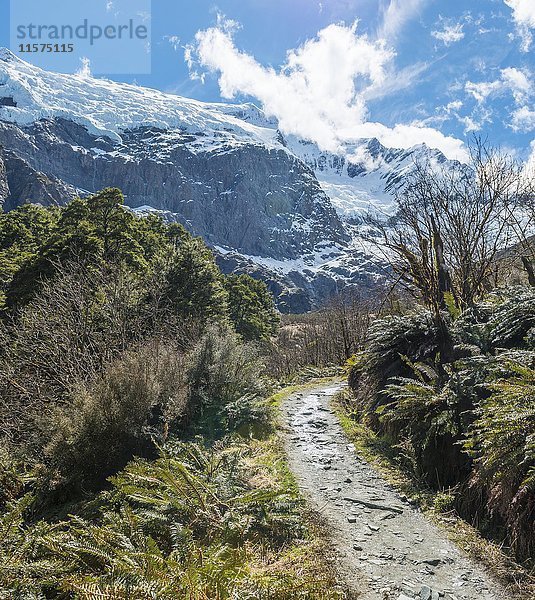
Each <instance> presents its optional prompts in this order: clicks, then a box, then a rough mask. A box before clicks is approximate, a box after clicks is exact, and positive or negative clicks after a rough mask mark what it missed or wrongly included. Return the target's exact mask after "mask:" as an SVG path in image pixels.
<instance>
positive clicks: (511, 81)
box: [465, 67, 533, 104]
mask: <svg viewBox="0 0 535 600" xmlns="http://www.w3.org/2000/svg"><path fill="white" fill-rule="evenodd" d="M465 91H466V92H467V93H468V94H470V95H471V96H473V97H474V98H475V100H477V102H479V103H483V102H485V100H487V99H488V98H489V97H490V96H494V95H499V94H504V93H510V94H512V96H513V98H514V100H515V102H516V103H517V104H521V103H524V102H526V101H527V100H528V98H530V97H531V96H532V94H533V83H532V81H531V74H530V73H529V72H527V71H524V70H521V69H517V68H516V67H507V68H506V69H502V70H501V71H500V78H499V79H495V80H494V81H482V82H479V83H474V82H473V81H467V82H466V84H465Z"/></svg>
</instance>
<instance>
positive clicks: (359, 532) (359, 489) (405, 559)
mask: <svg viewBox="0 0 535 600" xmlns="http://www.w3.org/2000/svg"><path fill="white" fill-rule="evenodd" d="M340 387H341V385H332V384H331V385H330V386H323V387H319V388H316V389H313V390H311V391H307V392H303V393H296V394H293V395H292V396H291V397H290V398H289V399H288V400H287V401H286V402H285V403H284V405H283V415H284V419H285V428H284V429H285V432H286V433H285V438H286V439H285V442H286V447H287V452H288V456H289V461H290V467H291V468H292V470H293V472H294V473H295V475H296V477H297V480H298V481H299V484H300V486H301V489H302V491H303V492H304V494H305V496H307V497H308V499H309V501H310V503H311V505H312V507H313V508H315V509H316V510H317V511H318V512H319V513H320V514H321V516H322V517H323V518H324V519H325V523H326V525H327V526H328V530H329V531H330V532H331V535H332V540H333V543H334V546H335V547H336V549H337V552H338V553H339V560H340V563H339V565H340V570H341V573H342V575H344V576H345V577H346V579H347V580H348V584H349V585H350V586H351V587H354V588H355V589H356V590H357V591H360V593H361V596H360V597H361V598H362V600H414V599H418V600H439V599H440V598H444V600H498V599H500V600H504V599H506V598H508V595H507V594H506V593H505V592H504V591H503V590H501V589H500V588H499V586H498V585H497V584H496V583H494V582H493V581H492V580H491V579H490V578H489V577H488V576H487V575H486V574H485V573H484V571H483V570H482V569H481V567H478V566H477V565H475V564H474V563H473V562H472V561H471V560H469V559H468V558H467V557H465V556H464V555H463V554H462V553H461V552H460V551H459V550H458V549H457V548H456V547H455V546H454V545H453V544H452V543H451V542H450V541H448V540H447V539H446V538H445V537H444V535H443V534H442V533H441V532H440V531H439V530H438V529H437V528H436V527H435V526H434V525H433V524H432V523H431V522H430V521H429V520H428V519H427V518H426V517H425V516H424V515H422V514H421V513H420V512H418V511H417V510H416V509H414V508H413V507H412V506H411V505H410V504H408V503H407V502H403V501H402V500H401V498H400V497H399V496H398V495H397V494H396V492H395V491H394V490H393V489H392V487H391V486H389V485H388V483H387V482H386V481H385V480H384V479H383V478H382V477H381V476H380V475H378V473H377V472H376V471H375V470H374V469H373V468H372V467H371V466H369V465H368V464H367V463H366V462H364V461H363V460H361V459H360V458H359V457H358V455H357V454H356V452H355V448H354V446H353V445H352V444H349V443H348V440H347V438H346V437H345V435H344V433H343V430H342V428H341V426H340V424H339V422H338V419H337V417H336V416H335V415H334V414H333V413H332V411H331V409H330V400H331V398H332V396H333V395H334V394H335V393H336V392H337V391H338V390H339V389H340Z"/></svg>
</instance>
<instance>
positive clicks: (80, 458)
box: [41, 340, 187, 490]
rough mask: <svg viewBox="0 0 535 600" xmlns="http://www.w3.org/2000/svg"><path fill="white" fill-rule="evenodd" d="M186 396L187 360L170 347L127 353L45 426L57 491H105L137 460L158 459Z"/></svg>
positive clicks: (158, 343)
mask: <svg viewBox="0 0 535 600" xmlns="http://www.w3.org/2000/svg"><path fill="white" fill-rule="evenodd" d="M186 393H187V390H186V381H185V365H184V357H183V356H182V355H181V354H180V353H179V352H177V350H176V349H175V348H173V347H172V346H171V345H170V344H166V343H164V342H162V341H160V340H152V341H150V342H149V343H147V344H146V345H144V346H142V347H140V348H138V349H136V350H129V351H127V352H125V353H123V354H122V355H121V356H120V357H119V358H118V359H116V360H114V361H113V362H112V363H111V364H110V365H109V366H108V367H107V368H106V369H105V371H104V372H103V373H102V374H101V375H98V376H97V377H95V378H94V379H93V380H91V381H90V382H88V383H86V384H82V385H80V386H79V387H78V388H77V389H75V390H74V391H73V392H72V396H73V397H72V398H71V399H70V401H69V402H68V403H67V404H65V405H62V406H58V407H56V408H55V410H53V411H51V413H50V414H49V415H48V416H47V417H46V419H44V422H42V423H41V427H42V429H43V434H44V437H45V439H48V443H47V444H46V446H45V449H44V453H45V457H46V462H47V465H48V468H49V469H50V471H51V476H54V477H55V478H56V477H59V478H60V482H58V481H57V480H56V481H55V486H56V487H57V486H58V485H60V484H61V485H62V486H65V485H67V484H68V485H69V486H70V488H71V490H72V486H73V485H76V484H77V485H80V484H83V486H84V487H85V488H86V489H88V488H94V487H95V486H101V485H102V484H103V483H104V482H105V479H106V478H107V477H108V476H109V475H111V474H113V473H116V472H117V471H118V470H119V469H121V468H122V467H124V465H125V464H126V463H127V462H128V461H129V460H130V459H131V457H132V456H143V455H145V456H147V455H151V454H153V453H154V451H155V446H154V444H155V443H162V442H163V441H164V439H165V438H166V437H167V432H168V430H169V426H170V424H172V423H173V422H174V421H175V420H176V419H177V418H179V417H181V415H182V414H183V413H184V410H185V404H186Z"/></svg>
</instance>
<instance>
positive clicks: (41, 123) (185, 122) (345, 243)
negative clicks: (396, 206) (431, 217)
mask: <svg viewBox="0 0 535 600" xmlns="http://www.w3.org/2000/svg"><path fill="white" fill-rule="evenodd" d="M438 154H439V153H438ZM429 155H432V156H433V157H434V159H436V160H440V156H438V155H437V153H436V152H432V151H429V150H428V149H427V148H425V147H416V148H414V149H413V150H408V151H406V150H392V149H388V148H384V147H383V146H381V145H380V144H379V142H377V140H361V141H360V142H356V143H355V146H354V148H351V149H349V153H348V154H347V153H346V155H344V156H337V155H333V154H329V153H325V152H321V151H320V150H319V149H318V148H317V147H316V146H315V145H314V144H310V143H308V142H305V141H303V140H298V139H295V138H288V139H285V138H284V136H283V135H282V134H281V133H280V132H279V131H278V129H277V123H276V122H274V121H273V120H270V119H267V118H266V117H265V115H264V114H263V113H262V111H261V110H260V109H258V108H257V107H255V106H253V105H250V104H243V105H225V104H205V103H202V102H197V101H194V100H189V99H187V98H181V97H178V96H175V95H171V94H163V93H161V92H158V91H155V90H149V89H146V88H141V87H138V86H132V85H126V84H118V83H115V82H111V81H106V80H102V79H93V78H90V77H89V78H88V77H85V76H82V75H62V74H59V73H49V72H45V71H42V70H41V69H38V68H37V67H34V66H32V65H29V64H28V63H25V62H23V61H20V60H19V59H17V58H16V57H15V56H14V55H13V54H11V53H10V52H9V51H8V50H5V49H3V50H2V49H0V204H2V205H3V207H4V209H5V210H10V209H12V208H14V207H15V206H17V205H19V204H21V203H23V202H26V201H31V202H39V203H41V204H45V205H46V204H61V203H65V202H68V201H69V200H70V199H71V198H73V197H74V196H76V195H77V194H82V195H83V194H89V193H93V192H96V191H98V190H100V189H102V188H104V187H108V186H114V187H119V188H121V189H122V190H123V192H124V194H125V197H126V203H127V205H128V206H130V207H131V208H132V209H133V210H136V211H138V212H139V213H141V214H143V213H147V212H158V213H160V214H161V215H162V216H163V217H164V218H166V219H171V220H177V221H180V222H182V223H183V224H184V225H185V226H186V227H187V228H188V229H189V230H190V231H191V232H192V233H194V234H195V235H200V236H202V237H203V238H204V239H205V240H206V241H207V243H208V244H210V245H211V246H212V247H213V248H214V250H215V251H216V252H217V254H218V260H219V262H220V265H221V267H222V268H223V269H224V270H225V271H226V272H231V271H238V272H248V273H250V274H252V275H253V276H255V277H258V278H261V279H264V280H266V281H267V282H268V284H269V285H270V287H271V289H272V291H273V292H274V294H275V295H276V296H277V298H278V300H279V306H280V307H281V308H282V309H284V310H286V311H291V310H294V311H304V310H309V309H310V308H312V307H314V306H317V305H319V304H321V303H322V302H323V301H324V300H325V299H326V298H328V297H329V296H330V295H332V294H334V293H336V292H338V291H340V290H341V289H343V288H344V287H346V286H348V285H349V286H354V287H358V288H359V290H361V291H362V290H372V289H373V288H374V286H375V285H376V284H377V282H378V281H380V280H381V279H382V277H383V270H382V268H381V266H380V265H378V260H377V259H376V258H374V257H373V256H372V255H371V253H370V251H369V250H366V249H365V247H364V246H363V245H362V244H359V243H358V242H359V240H358V236H359V231H358V218H359V215H361V214H362V213H363V212H366V211H367V210H368V209H369V208H370V207H371V206H374V205H375V206H377V205H380V207H381V209H382V210H383V211H386V212H388V211H391V210H392V209H393V196H392V194H393V193H394V192H395V191H396V190H398V189H399V187H400V186H401V185H402V183H403V180H404V178H405V176H406V174H407V173H408V172H409V171H410V169H411V165H413V163H414V160H415V157H417V156H424V157H425V156H429ZM442 158H443V157H442Z"/></svg>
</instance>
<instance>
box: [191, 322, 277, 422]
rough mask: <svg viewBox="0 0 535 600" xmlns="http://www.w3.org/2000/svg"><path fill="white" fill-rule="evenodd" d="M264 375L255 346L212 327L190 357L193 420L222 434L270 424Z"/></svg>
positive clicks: (228, 331) (230, 333) (226, 330)
mask: <svg viewBox="0 0 535 600" xmlns="http://www.w3.org/2000/svg"><path fill="white" fill-rule="evenodd" d="M262 372H263V364H262V363H261V361H260V359H259V356H258V351H257V349H256V347H255V346H254V345H252V344H248V343H244V342H242V341H241V340H240V338H239V337H238V336H237V335H236V334H235V333H234V332H232V331H231V330H229V329H225V328H221V327H217V326H215V327H211V328H210V329H209V330H208V331H207V332H206V334H205V335H204V336H203V338H202V339H201V340H200V342H199V344H198V345H197V347H196V348H195V350H194V351H193V352H192V353H191V355H190V357H189V370H188V382H189V385H190V390H189V403H188V409H189V416H190V420H192V419H195V420H199V419H200V422H201V427H209V428H210V429H212V431H213V432H215V433H217V432H219V434H220V433H222V432H226V431H230V430H233V429H236V428H239V427H241V426H242V425H246V424H247V423H249V424H250V426H251V427H252V428H255V429H256V428H258V427H262V426H263V425H265V424H267V421H268V418H267V412H266V411H267V408H264V407H263V400H262V399H263V398H265V396H266V392H267V389H266V384H265V382H264V381H263V379H262ZM264 406H265V404H264Z"/></svg>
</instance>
